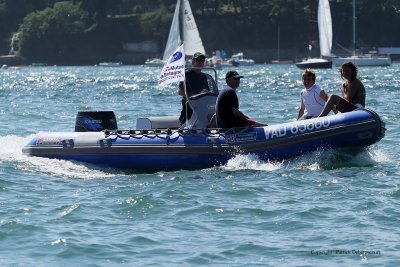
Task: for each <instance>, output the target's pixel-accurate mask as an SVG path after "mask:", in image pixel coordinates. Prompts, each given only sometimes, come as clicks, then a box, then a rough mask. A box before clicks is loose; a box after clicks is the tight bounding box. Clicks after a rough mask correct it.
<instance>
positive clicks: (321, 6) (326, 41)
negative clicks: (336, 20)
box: [318, 0, 332, 57]
mask: <svg viewBox="0 0 400 267" xmlns="http://www.w3.org/2000/svg"><path fill="white" fill-rule="evenodd" d="M318 32H319V47H320V53H321V56H325V57H330V56H331V50H332V18H331V9H330V7H329V2H328V0H319V3H318Z"/></svg>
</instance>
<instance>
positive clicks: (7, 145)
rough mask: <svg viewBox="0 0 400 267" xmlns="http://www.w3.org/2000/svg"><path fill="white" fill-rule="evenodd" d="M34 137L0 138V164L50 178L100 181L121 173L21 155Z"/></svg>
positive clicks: (13, 136) (9, 136)
mask: <svg viewBox="0 0 400 267" xmlns="http://www.w3.org/2000/svg"><path fill="white" fill-rule="evenodd" d="M33 136H34V135H30V136H27V137H21V136H16V135H7V136H2V137H0V146H1V147H2V149H1V151H0V163H1V164H5V163H6V164H8V165H11V166H15V168H18V169H21V170H23V171H25V172H42V173H45V174H48V175H52V176H60V177H67V178H79V179H101V178H111V177H115V176H116V175H118V176H119V175H121V173H116V172H114V171H113V172H107V170H99V169H96V168H91V166H89V165H83V164H81V163H76V162H72V161H66V160H58V159H49V158H40V157H29V156H25V155H23V154H22V147H23V146H24V145H25V144H26V143H28V142H29V140H31V139H32V138H33Z"/></svg>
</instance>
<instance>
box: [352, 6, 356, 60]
mask: <svg viewBox="0 0 400 267" xmlns="http://www.w3.org/2000/svg"><path fill="white" fill-rule="evenodd" d="M355 55H356V0H353V56H355Z"/></svg>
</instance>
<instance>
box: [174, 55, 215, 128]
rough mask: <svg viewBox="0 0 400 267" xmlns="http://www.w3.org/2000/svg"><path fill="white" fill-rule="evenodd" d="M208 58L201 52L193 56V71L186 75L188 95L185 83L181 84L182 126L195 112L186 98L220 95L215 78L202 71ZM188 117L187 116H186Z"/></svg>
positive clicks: (179, 91) (180, 119)
mask: <svg viewBox="0 0 400 267" xmlns="http://www.w3.org/2000/svg"><path fill="white" fill-rule="evenodd" d="M205 60H206V56H205V55H204V54H202V53H200V52H197V53H195V54H194V55H193V58H192V69H190V70H189V71H186V73H185V84H186V94H187V95H185V90H184V86H183V82H180V83H179V87H178V94H179V95H180V96H182V111H181V114H180V117H179V121H180V123H181V124H183V123H185V121H186V120H189V119H190V117H191V116H192V114H193V110H192V108H191V107H190V105H189V103H188V101H187V99H186V97H191V96H193V95H197V94H200V93H205V92H211V93H214V94H216V95H218V87H217V84H216V82H215V80H214V78H213V77H212V76H211V75H210V74H207V73H203V72H202V71H201V70H202V68H204V62H205ZM186 115H187V116H186Z"/></svg>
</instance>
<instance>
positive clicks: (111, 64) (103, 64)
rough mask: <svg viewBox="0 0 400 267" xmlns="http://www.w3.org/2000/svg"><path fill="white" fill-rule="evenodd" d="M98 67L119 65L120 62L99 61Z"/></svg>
mask: <svg viewBox="0 0 400 267" xmlns="http://www.w3.org/2000/svg"><path fill="white" fill-rule="evenodd" d="M98 66H99V67H120V66H122V62H100V63H99V65H98Z"/></svg>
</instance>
